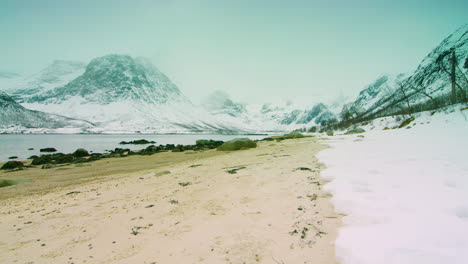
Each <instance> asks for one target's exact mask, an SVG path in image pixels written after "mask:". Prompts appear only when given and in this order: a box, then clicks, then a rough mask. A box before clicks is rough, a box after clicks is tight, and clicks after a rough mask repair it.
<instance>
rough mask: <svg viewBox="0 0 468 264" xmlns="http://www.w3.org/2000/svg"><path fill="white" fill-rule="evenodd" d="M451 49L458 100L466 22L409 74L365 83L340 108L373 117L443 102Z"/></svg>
mask: <svg viewBox="0 0 468 264" xmlns="http://www.w3.org/2000/svg"><path fill="white" fill-rule="evenodd" d="M452 50H454V52H455V56H456V68H455V72H456V82H457V84H458V86H459V87H457V96H458V97H459V98H458V101H460V100H461V98H462V97H463V95H462V92H461V90H462V89H463V90H464V91H465V92H464V93H468V91H467V87H468V79H467V76H468V24H465V25H463V26H462V27H460V28H459V29H457V30H456V31H455V32H454V33H453V34H451V35H450V36H448V37H447V38H446V39H444V40H443V41H442V42H441V43H440V44H439V45H438V46H437V47H436V48H435V49H434V50H432V51H431V52H430V53H429V54H428V55H427V56H426V57H425V58H424V59H423V60H422V62H421V63H420V65H419V66H418V67H417V69H416V70H415V71H414V72H412V73H411V74H405V75H403V74H400V75H397V76H385V75H384V76H381V77H379V78H378V79H377V80H376V81H375V82H373V83H372V84H370V85H369V86H368V87H366V88H365V89H364V90H363V91H361V93H360V94H359V96H358V97H357V98H356V100H355V101H354V102H353V103H351V104H347V105H346V106H345V107H344V108H343V110H344V111H343V112H346V111H349V112H350V116H349V117H361V118H369V117H371V118H375V117H379V116H384V115H391V114H397V113H403V112H405V111H407V110H408V106H409V108H410V109H411V110H412V111H423V110H425V109H431V108H432V109H435V108H438V107H439V106H443V105H446V104H447V103H449V101H450V94H451V79H450V78H451V67H450V66H451V60H452Z"/></svg>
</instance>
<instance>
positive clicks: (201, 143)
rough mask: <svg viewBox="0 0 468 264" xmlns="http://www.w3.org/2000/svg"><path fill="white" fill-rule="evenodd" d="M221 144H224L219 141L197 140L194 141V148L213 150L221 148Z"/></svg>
mask: <svg viewBox="0 0 468 264" xmlns="http://www.w3.org/2000/svg"><path fill="white" fill-rule="evenodd" d="M223 143H224V142H223V141H219V140H212V139H210V140H208V139H199V140H197V141H196V143H195V147H196V148H197V149H203V148H207V149H215V148H217V147H219V146H221V145H222V144H223Z"/></svg>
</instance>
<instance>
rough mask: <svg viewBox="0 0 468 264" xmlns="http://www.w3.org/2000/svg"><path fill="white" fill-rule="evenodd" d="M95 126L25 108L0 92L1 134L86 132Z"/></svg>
mask: <svg viewBox="0 0 468 264" xmlns="http://www.w3.org/2000/svg"><path fill="white" fill-rule="evenodd" d="M92 127H93V124H91V123H89V122H85V121H82V120H75V119H71V118H66V117H63V116H59V115H51V114H46V113H43V112H39V111H32V110H29V109H26V108H24V107H23V106H21V105H20V104H18V103H17V102H15V100H14V99H13V98H11V97H10V96H8V95H7V94H6V93H5V92H3V91H0V132H23V131H35V132H65V131H68V132H74V133H78V132H84V131H86V130H87V129H90V128H92Z"/></svg>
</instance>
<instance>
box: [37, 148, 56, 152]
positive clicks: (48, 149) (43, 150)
mask: <svg viewBox="0 0 468 264" xmlns="http://www.w3.org/2000/svg"><path fill="white" fill-rule="evenodd" d="M56 151H57V150H56V149H55V148H42V149H40V152H56Z"/></svg>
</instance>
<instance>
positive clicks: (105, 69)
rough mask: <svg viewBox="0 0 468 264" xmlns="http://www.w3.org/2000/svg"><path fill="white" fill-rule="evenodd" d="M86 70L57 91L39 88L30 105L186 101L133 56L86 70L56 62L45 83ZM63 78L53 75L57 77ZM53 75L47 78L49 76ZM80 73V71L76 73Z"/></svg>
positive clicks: (102, 60)
mask: <svg viewBox="0 0 468 264" xmlns="http://www.w3.org/2000/svg"><path fill="white" fill-rule="evenodd" d="M80 67H81V68H82V69H83V72H81V75H79V76H75V77H74V79H72V80H71V81H69V82H67V83H64V84H62V85H61V86H56V87H53V89H48V90H42V91H41V89H40V87H39V89H38V88H36V89H35V90H34V91H31V93H28V91H25V92H23V94H32V96H31V97H29V98H25V99H24V98H23V99H24V101H26V102H28V103H34V102H45V103H61V102H64V101H67V100H68V99H70V98H71V97H82V99H83V100H82V101H83V102H85V103H86V102H92V103H100V104H108V103H111V102H116V101H119V100H129V99H130V100H140V101H143V102H148V103H155V104H159V103H166V102H168V101H170V100H172V99H183V97H182V95H181V93H180V91H179V89H178V88H177V86H176V85H175V84H174V83H172V82H171V80H170V79H169V78H168V77H167V76H166V75H164V74H163V73H161V72H160V71H159V70H158V69H157V68H156V67H155V66H154V65H153V64H152V63H151V62H150V61H149V60H147V59H143V58H133V57H131V56H129V55H120V54H110V55H106V56H102V57H98V58H95V59H93V60H91V62H90V63H88V65H86V68H84V64H81V63H78V62H68V61H62V60H56V61H54V63H52V65H50V66H49V67H47V68H46V69H45V70H43V71H42V73H43V74H42V76H47V77H48V78H45V79H44V78H41V80H42V82H48V80H49V79H50V80H51V81H53V80H54V79H53V77H54V76H55V75H58V76H61V75H63V74H64V73H66V70H68V69H73V70H75V69H76V68H80ZM57 71H58V72H59V74H55V75H54V74H53V73H57ZM48 72H50V74H44V73H48ZM74 72H76V71H74Z"/></svg>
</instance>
